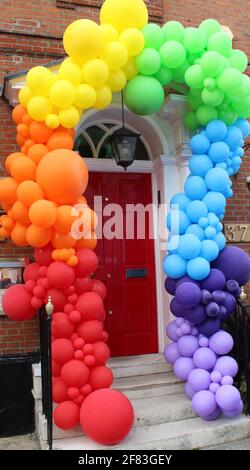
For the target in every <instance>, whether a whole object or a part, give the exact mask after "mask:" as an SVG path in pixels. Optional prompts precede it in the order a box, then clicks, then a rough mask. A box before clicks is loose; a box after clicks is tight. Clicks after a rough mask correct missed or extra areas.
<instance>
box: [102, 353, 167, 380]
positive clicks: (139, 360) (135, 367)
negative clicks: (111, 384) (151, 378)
mask: <svg viewBox="0 0 250 470" xmlns="http://www.w3.org/2000/svg"><path fill="white" fill-rule="evenodd" d="M107 365H108V367H110V368H111V369H112V370H113V373H114V377H117V378H118V377H130V376H137V375H145V374H157V373H159V372H170V371H171V370H172V367H171V366H170V365H169V364H167V363H166V361H165V360H164V358H163V355H162V354H145V355H142V356H127V357H116V358H111V359H110V360H109V361H108V363H107Z"/></svg>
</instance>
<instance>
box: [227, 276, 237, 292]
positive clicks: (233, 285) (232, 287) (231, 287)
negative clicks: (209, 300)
mask: <svg viewBox="0 0 250 470" xmlns="http://www.w3.org/2000/svg"><path fill="white" fill-rule="evenodd" d="M238 288H239V283H238V282H237V281H235V280H234V279H230V280H229V281H227V283H226V289H227V291H228V292H229V293H230V294H235V293H236V292H237V290H238Z"/></svg>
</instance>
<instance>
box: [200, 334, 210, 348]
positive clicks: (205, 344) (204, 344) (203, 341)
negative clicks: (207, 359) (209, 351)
mask: <svg viewBox="0 0 250 470" xmlns="http://www.w3.org/2000/svg"><path fill="white" fill-rule="evenodd" d="M208 345H209V340H208V338H206V336H202V337H201V338H200V339H199V346H200V347H201V348H207V347H208Z"/></svg>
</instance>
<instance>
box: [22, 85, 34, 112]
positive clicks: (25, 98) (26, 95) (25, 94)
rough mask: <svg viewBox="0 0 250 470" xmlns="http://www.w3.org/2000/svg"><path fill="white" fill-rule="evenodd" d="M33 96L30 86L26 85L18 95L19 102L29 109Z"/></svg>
mask: <svg viewBox="0 0 250 470" xmlns="http://www.w3.org/2000/svg"><path fill="white" fill-rule="evenodd" d="M33 96H34V95H33V93H32V91H31V89H30V88H29V87H28V86H26V85H25V86H23V88H21V90H20V91H19V93H18V100H19V102H20V103H21V105H22V106H24V107H25V108H27V105H28V102H29V100H31V98H32V97H33Z"/></svg>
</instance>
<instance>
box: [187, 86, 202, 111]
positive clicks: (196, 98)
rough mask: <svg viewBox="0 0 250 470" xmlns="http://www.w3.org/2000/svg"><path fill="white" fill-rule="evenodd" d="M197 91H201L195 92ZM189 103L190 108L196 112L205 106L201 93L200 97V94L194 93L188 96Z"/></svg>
mask: <svg viewBox="0 0 250 470" xmlns="http://www.w3.org/2000/svg"><path fill="white" fill-rule="evenodd" d="M192 91H194V90H192ZM195 91H199V90H195ZM187 101H188V104H189V106H190V108H192V109H193V110H194V111H197V109H198V108H199V107H200V106H201V105H202V104H203V102H202V99H201V92H200V91H199V95H198V94H197V95H194V94H193V93H192V92H190V93H189V94H188V97H187Z"/></svg>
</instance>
